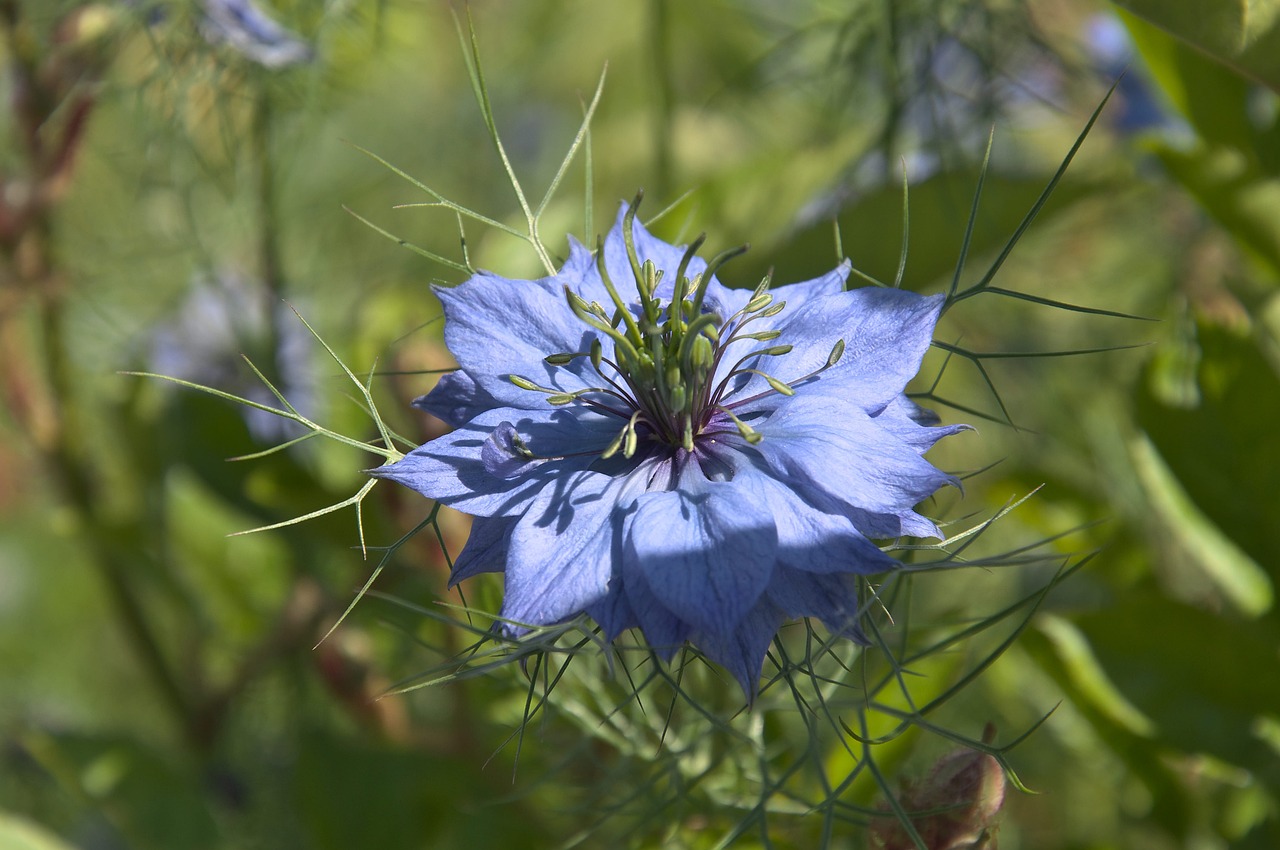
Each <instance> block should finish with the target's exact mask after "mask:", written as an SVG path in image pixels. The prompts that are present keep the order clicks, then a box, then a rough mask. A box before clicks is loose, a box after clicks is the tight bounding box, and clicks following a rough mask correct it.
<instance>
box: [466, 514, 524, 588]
mask: <svg viewBox="0 0 1280 850" xmlns="http://www.w3.org/2000/svg"><path fill="white" fill-rule="evenodd" d="M516 519H517V518H516V517H476V518H475V519H473V520H472V521H471V534H470V536H468V537H467V545H465V546H463V547H462V551H461V552H459V553H458V557H457V559H456V560H454V562H453V572H452V573H450V574H449V586H450V587H453V586H454V585H455V584H457V583H458V582H460V581H464V580H466V579H469V578H471V577H472V576H474V575H479V574H480V573H500V572H502V571H503V569H504V568H505V567H506V564H507V543H508V541H509V540H510V538H511V530H512V529H513V528H514V527H515V523H516Z"/></svg>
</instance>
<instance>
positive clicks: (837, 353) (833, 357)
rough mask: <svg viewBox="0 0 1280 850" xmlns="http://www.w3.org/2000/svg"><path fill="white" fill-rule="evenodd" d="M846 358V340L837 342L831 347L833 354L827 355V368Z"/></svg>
mask: <svg viewBox="0 0 1280 850" xmlns="http://www.w3.org/2000/svg"><path fill="white" fill-rule="evenodd" d="M841 357H844V340H842V339H838V340H836V344H835V345H833V346H832V347H831V353H830V354H829V355H827V366H828V367H830V366H834V365H836V364H837V363H839V362H840V358H841Z"/></svg>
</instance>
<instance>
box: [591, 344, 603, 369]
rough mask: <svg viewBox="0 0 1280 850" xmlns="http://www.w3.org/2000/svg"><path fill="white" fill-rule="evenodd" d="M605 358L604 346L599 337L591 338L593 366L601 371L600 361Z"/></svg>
mask: <svg viewBox="0 0 1280 850" xmlns="http://www.w3.org/2000/svg"><path fill="white" fill-rule="evenodd" d="M603 360H604V346H602V345H601V344H600V340H599V338H596V339H593V340H591V368H592V369H595V370H596V371H597V372H599V371H600V363H601V362H602V361H603Z"/></svg>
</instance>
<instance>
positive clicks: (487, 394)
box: [373, 208, 966, 697]
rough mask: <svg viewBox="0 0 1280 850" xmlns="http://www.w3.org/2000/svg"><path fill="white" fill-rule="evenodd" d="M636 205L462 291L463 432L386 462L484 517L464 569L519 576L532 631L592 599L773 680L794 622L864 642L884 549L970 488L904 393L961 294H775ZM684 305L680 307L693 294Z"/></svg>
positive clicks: (458, 331) (632, 623)
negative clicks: (767, 670)
mask: <svg viewBox="0 0 1280 850" xmlns="http://www.w3.org/2000/svg"><path fill="white" fill-rule="evenodd" d="M700 244H701V239H699V240H698V241H697V242H695V243H694V244H693V245H692V246H690V247H689V248H687V249H685V248H679V247H675V246H672V245H668V244H666V243H665V242H662V241H660V240H658V239H656V238H654V237H653V236H651V235H649V233H647V232H646V231H645V229H644V228H643V227H642V226H641V225H640V224H638V223H636V222H635V221H634V209H633V208H632V209H624V210H623V211H622V212H620V213H619V218H618V222H617V224H616V225H615V226H614V228H613V229H612V230H611V231H610V233H609V235H608V237H607V238H606V239H605V240H604V242H603V245H602V246H601V247H600V249H599V250H598V251H596V252H594V253H593V252H589V251H588V250H586V249H585V248H584V247H583V246H581V245H580V244H578V243H576V242H572V241H571V244H570V253H569V258H568V260H567V261H566V262H565V263H564V266H563V267H562V268H561V269H560V272H559V273H558V274H556V275H553V276H551V277H547V278H543V279H541V280H534V281H523V280H508V279H506V278H502V277H499V276H498V275H495V274H491V273H488V272H480V273H478V274H476V275H475V276H474V277H472V278H471V279H470V280H468V281H466V282H465V283H463V284H461V285H460V286H458V287H456V288H452V289H441V290H438V292H437V295H438V296H439V298H440V300H441V302H442V303H443V305H444V313H445V319H446V324H445V341H446V343H447V344H448V346H449V349H450V350H451V351H452V352H453V355H454V356H455V357H456V358H457V361H458V364H459V369H458V370H457V371H456V372H453V373H450V374H449V375H447V376H446V377H445V378H444V379H442V380H441V381H440V383H439V385H438V386H437V387H436V388H435V389H434V390H433V391H432V392H431V393H430V394H429V395H427V396H426V397H424V398H421V399H418V400H417V401H415V402H414V404H415V405H416V406H418V407H420V408H422V409H424V410H427V411H429V412H431V413H433V414H435V415H437V416H439V417H440V418H442V419H444V420H445V421H446V422H447V423H449V424H450V425H453V426H454V427H455V428H456V430H454V431H453V432H452V433H450V434H448V435H447V436H444V437H441V438H439V439H436V440H432V441H431V442H429V443H427V444H426V445H424V446H422V447H420V448H418V449H416V450H415V451H413V452H412V453H410V454H409V455H407V456H405V457H404V458H403V459H401V460H399V461H397V462H395V463H392V464H389V465H386V466H383V467H381V468H379V469H377V470H374V471H373V474H374V475H376V476H378V477H381V478H389V479H392V480H394V481H398V482H400V483H402V484H405V485H407V486H409V487H412V488H413V489H414V490H417V491H418V492H419V493H422V494H423V495H424V496H427V497H429V498H432V499H437V500H439V501H440V502H443V503H444V504H446V505H450V506H452V507H454V508H457V509H458V510H460V511H463V512H464V513H468V514H471V515H472V516H473V517H475V521H474V524H473V526H472V531H471V537H470V539H469V540H468V542H467V544H466V546H465V547H464V548H463V550H462V552H461V553H460V554H459V556H458V559H457V561H456V563H455V566H454V571H453V575H452V578H451V582H452V583H456V582H459V581H462V580H463V579H465V578H467V577H469V576H472V575H475V574H477V573H482V572H502V573H504V576H505V583H506V586H505V597H504V604H503V609H502V617H503V618H504V620H505V622H506V624H507V625H506V630H507V631H508V633H510V634H515V635H518V634H521V633H523V632H524V631H525V627H527V626H537V625H551V624H554V623H559V622H562V621H565V620H566V619H569V618H572V617H575V616H577V615H579V614H581V613H583V612H586V613H587V614H589V615H590V616H591V617H592V618H593V619H594V620H595V621H596V622H597V623H598V624H599V625H600V627H601V628H602V630H603V632H604V634H605V637H606V638H608V639H609V640H612V639H614V638H615V637H617V636H618V634H619V633H621V632H622V631H624V630H626V629H630V628H639V629H640V631H641V632H642V633H643V635H644V637H645V639H646V641H647V642H648V644H649V645H650V646H651V647H653V648H654V650H655V651H657V652H658V653H659V654H660V655H661V656H662V657H664V658H667V659H669V658H670V657H671V656H672V655H673V654H674V652H675V651H676V650H677V649H679V648H680V647H681V646H682V645H684V643H685V642H686V641H688V642H690V643H692V644H694V645H695V646H696V647H697V648H698V649H700V650H701V651H702V653H703V654H704V655H706V656H707V657H708V658H710V659H712V660H713V661H715V662H717V663H719V664H720V665H722V666H723V667H724V668H725V669H727V670H728V671H729V672H730V673H731V674H732V675H733V676H734V677H735V678H736V679H737V680H738V682H739V683H741V685H742V687H743V690H744V691H745V692H746V693H747V695H748V696H749V697H750V696H753V695H754V694H755V691H756V682H757V680H758V678H759V676H760V671H761V667H762V665H763V661H764V656H765V653H766V651H767V649H768V646H769V643H770V641H771V640H772V639H773V637H774V635H775V634H776V633H777V631H778V629H779V628H780V627H781V625H782V624H783V622H784V621H786V620H788V619H792V618H798V617H817V618H819V619H820V620H822V621H823V623H825V624H826V626H827V627H828V628H829V629H830V630H831V631H832V632H834V633H836V634H843V635H847V636H850V637H853V638H855V639H858V638H860V637H861V632H860V631H859V629H858V622H859V619H860V616H861V614H862V608H861V606H862V604H863V603H862V601H861V600H860V598H859V587H860V583H859V580H858V576H861V575H867V574H874V573H882V572H885V571H888V570H891V569H893V568H894V567H896V566H898V562H897V561H895V560H894V559H893V558H891V557H889V556H888V555H886V554H885V553H884V552H882V551H881V549H880V548H879V547H878V546H876V544H875V543H873V542H872V540H873V539H886V538H896V537H899V536H904V535H906V536H914V537H935V536H939V532H938V528H937V526H936V525H934V523H933V522H931V521H930V520H928V519H926V518H925V517H923V516H921V515H920V514H919V513H917V512H916V511H915V506H916V505H917V504H918V503H920V502H921V501H922V500H924V499H926V498H928V497H929V496H930V495H932V494H933V493H934V492H935V491H936V490H937V489H938V488H939V487H941V486H943V485H944V484H953V483H955V480H954V479H953V478H952V477H950V476H948V475H946V474H944V473H942V472H940V471H939V470H938V469H936V468H934V467H933V466H932V465H931V464H930V463H929V462H928V461H926V460H925V459H924V458H923V457H922V454H923V453H924V452H925V451H926V450H927V449H929V448H930V447H931V446H932V445H933V444H934V443H935V442H937V441H938V440H939V439H941V438H942V437H945V436H947V435H949V434H954V433H956V432H957V431H959V430H962V429H964V428H965V427H966V426H963V425H953V426H947V427H934V426H933V425H932V421H931V414H929V413H928V412H927V411H924V410H922V409H920V408H918V407H917V406H916V405H914V404H913V403H912V402H911V401H909V400H908V399H907V397H906V396H905V395H904V394H903V389H904V387H905V386H906V384H907V382H908V381H909V380H910V379H911V378H912V377H913V376H914V375H915V373H916V372H917V371H918V369H919V367H920V361H921V358H922V357H923V356H924V353H925V351H926V349H927V348H928V347H929V343H930V340H931V338H932V335H933V328H934V324H935V322H936V321H937V318H938V314H939V313H940V311H941V309H942V303H943V299H942V296H933V297H924V296H920V295H917V294H914V293H910V292H904V291H902V290H898V289H884V288H874V287H872V288H863V289H853V290H846V289H845V288H844V286H845V280H846V278H847V277H848V274H849V266H848V265H847V264H844V265H841V266H840V267H839V268H837V269H835V270H834V271H832V272H830V273H829V274H827V275H824V276H823V277H820V278H817V279H815V280H810V281H806V282H804V283H794V284H791V285H788V286H781V287H778V288H776V289H773V290H770V289H769V288H768V285H769V281H768V280H767V279H766V280H765V281H764V282H762V283H761V285H760V286H759V287H757V288H756V290H754V291H750V290H734V289H729V288H726V287H725V286H723V285H721V284H720V282H719V281H718V280H717V279H716V277H715V273H716V271H717V269H718V267H719V266H720V264H721V263H723V262H724V261H725V260H726V259H728V258H729V257H730V256H732V255H733V254H734V253H737V252H726V253H725V254H722V255H720V256H719V257H717V258H715V259H713V260H712V261H711V263H710V265H709V264H708V263H707V262H705V261H703V260H702V259H700V258H698V257H697V256H696V254H695V251H696V250H697V248H698V247H699V246H700ZM677 305H678V306H677Z"/></svg>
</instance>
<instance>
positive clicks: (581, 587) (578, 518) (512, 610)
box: [502, 471, 643, 625]
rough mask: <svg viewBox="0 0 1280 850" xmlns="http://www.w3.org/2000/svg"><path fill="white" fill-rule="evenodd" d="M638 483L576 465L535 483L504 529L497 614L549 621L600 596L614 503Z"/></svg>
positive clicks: (613, 548)
mask: <svg viewBox="0 0 1280 850" xmlns="http://www.w3.org/2000/svg"><path fill="white" fill-rule="evenodd" d="M642 487H643V485H642V483H641V482H640V481H639V480H637V479H635V478H633V477H630V476H619V477H611V476H608V475H601V474H599V473H596V472H585V471H584V472H575V473H572V474H568V475H561V476H559V477H557V479H556V480H555V481H554V482H553V483H552V484H551V485H550V486H547V487H545V488H544V489H543V490H541V491H540V492H539V493H538V494H537V496H536V497H534V499H533V500H532V502H531V503H530V505H529V509H528V511H527V512H526V513H525V515H524V516H523V517H522V518H521V519H520V521H519V522H517V523H516V526H515V530H514V532H513V533H512V535H511V542H510V550H509V554H508V558H507V570H506V589H505V594H504V596H505V598H504V602H503V608H502V615H503V617H505V618H507V619H510V620H514V621H516V622H518V623H526V624H529V625H550V624H552V623H557V622H560V621H562V620H564V619H566V618H569V617H572V616H574V615H576V614H579V613H582V612H583V611H584V610H586V608H587V607H588V606H591V605H595V604H597V603H599V602H601V600H603V599H605V598H606V597H607V596H608V595H609V581H610V578H611V577H612V576H613V565H614V563H615V562H616V561H617V560H618V558H617V550H618V548H619V545H620V540H621V533H622V511H621V510H619V509H618V507H619V503H620V502H625V501H626V500H628V499H633V498H634V497H635V494H636V492H637V491H638V490H639V489H641V488H642Z"/></svg>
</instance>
